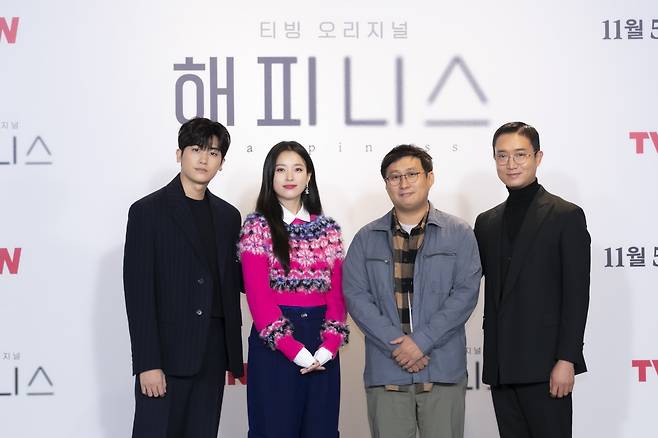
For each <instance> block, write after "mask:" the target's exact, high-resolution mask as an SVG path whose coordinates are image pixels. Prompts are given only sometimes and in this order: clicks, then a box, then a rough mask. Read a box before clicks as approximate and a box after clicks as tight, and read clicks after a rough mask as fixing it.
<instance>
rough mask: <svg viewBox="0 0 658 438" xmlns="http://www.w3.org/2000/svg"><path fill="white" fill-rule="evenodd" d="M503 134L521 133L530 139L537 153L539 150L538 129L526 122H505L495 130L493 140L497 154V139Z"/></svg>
mask: <svg viewBox="0 0 658 438" xmlns="http://www.w3.org/2000/svg"><path fill="white" fill-rule="evenodd" d="M503 134H519V135H521V136H523V137H525V138H527V139H528V140H530V144H531V145H532V149H534V151H535V153H537V152H539V133H538V132H537V130H536V129H535V128H533V127H532V126H530V125H528V124H527V123H524V122H509V123H505V124H504V125H503V126H501V127H500V128H498V129H496V132H494V135H493V141H492V142H491V146H492V147H493V153H494V155H496V140H498V137H500V136H501V135H503Z"/></svg>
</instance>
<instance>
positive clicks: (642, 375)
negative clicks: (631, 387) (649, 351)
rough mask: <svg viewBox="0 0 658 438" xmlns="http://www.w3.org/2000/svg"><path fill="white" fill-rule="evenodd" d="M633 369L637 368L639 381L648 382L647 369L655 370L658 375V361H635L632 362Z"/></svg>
mask: <svg viewBox="0 0 658 438" xmlns="http://www.w3.org/2000/svg"><path fill="white" fill-rule="evenodd" d="M631 366H632V367H633V368H637V381H638V382H646V381H647V368H653V370H654V371H655V372H656V374H658V360H656V359H654V360H648V359H633V361H632V362H631Z"/></svg>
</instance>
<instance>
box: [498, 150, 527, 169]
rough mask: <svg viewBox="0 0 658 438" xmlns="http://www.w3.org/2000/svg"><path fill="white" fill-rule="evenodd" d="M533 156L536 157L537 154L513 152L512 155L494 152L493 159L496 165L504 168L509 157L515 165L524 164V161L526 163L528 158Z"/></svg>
mask: <svg viewBox="0 0 658 438" xmlns="http://www.w3.org/2000/svg"><path fill="white" fill-rule="evenodd" d="M533 155H537V152H514V153H513V154H508V153H507V152H496V154H495V155H494V158H495V160H496V164H498V165H499V166H504V165H505V164H507V162H508V161H509V158H510V157H512V160H514V162H515V163H516V164H525V163H526V161H528V158H530V157H531V156H533Z"/></svg>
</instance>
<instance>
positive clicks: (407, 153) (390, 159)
mask: <svg viewBox="0 0 658 438" xmlns="http://www.w3.org/2000/svg"><path fill="white" fill-rule="evenodd" d="M404 157H415V158H418V159H419V160H420V164H421V165H422V166H423V170H424V171H425V173H429V172H431V171H432V157H431V156H430V154H428V153H427V152H426V151H425V149H423V148H419V147H418V146H414V145H411V144H401V145H399V146H395V147H394V148H393V149H391V150H390V151H389V152H388V153H387V154H386V155H385V156H384V159H383V160H382V165H381V168H380V172H381V174H382V178H386V169H388V166H390V165H391V164H392V163H395V162H396V161H398V160H399V159H400V158H404Z"/></svg>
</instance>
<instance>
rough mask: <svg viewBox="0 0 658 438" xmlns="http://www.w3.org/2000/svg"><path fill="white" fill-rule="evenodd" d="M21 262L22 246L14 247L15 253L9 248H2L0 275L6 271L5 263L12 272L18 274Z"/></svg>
mask: <svg viewBox="0 0 658 438" xmlns="http://www.w3.org/2000/svg"><path fill="white" fill-rule="evenodd" d="M20 262H21V248H14V249H13V255H10V254H9V248H0V275H1V274H4V273H5V265H6V266H7V270H8V271H9V273H10V274H14V275H15V274H18V265H19V263H20Z"/></svg>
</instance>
